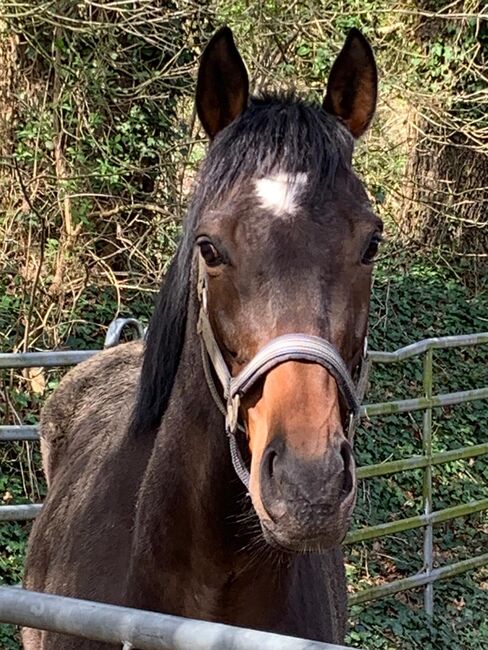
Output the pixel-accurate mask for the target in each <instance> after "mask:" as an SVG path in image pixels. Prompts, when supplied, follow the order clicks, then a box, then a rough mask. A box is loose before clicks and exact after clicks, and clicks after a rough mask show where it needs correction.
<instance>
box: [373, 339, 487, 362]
mask: <svg viewBox="0 0 488 650" xmlns="http://www.w3.org/2000/svg"><path fill="white" fill-rule="evenodd" d="M483 343H488V332H480V333H479V334H460V335H459V336H458V335H456V336H438V337H433V338H430V339H423V340H422V341H417V342H416V343H411V344H410V345H406V346H405V347H404V348H399V349H398V350H394V351H393V352H376V351H371V352H368V358H369V359H371V361H373V362H375V363H395V362H397V361H405V360H406V359H410V358H411V357H415V356H417V355H419V354H423V353H424V352H427V350H445V349H447V348H465V347H470V346H471V345H482V344H483Z"/></svg>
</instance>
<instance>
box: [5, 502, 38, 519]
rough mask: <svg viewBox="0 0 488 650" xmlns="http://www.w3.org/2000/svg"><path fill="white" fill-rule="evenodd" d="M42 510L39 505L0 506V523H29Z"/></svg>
mask: <svg viewBox="0 0 488 650" xmlns="http://www.w3.org/2000/svg"><path fill="white" fill-rule="evenodd" d="M41 508H42V504H41V503H26V504H22V505H18V506H0V521H29V520H30V519H35V518H36V517H37V515H38V514H39V513H40V511H41Z"/></svg>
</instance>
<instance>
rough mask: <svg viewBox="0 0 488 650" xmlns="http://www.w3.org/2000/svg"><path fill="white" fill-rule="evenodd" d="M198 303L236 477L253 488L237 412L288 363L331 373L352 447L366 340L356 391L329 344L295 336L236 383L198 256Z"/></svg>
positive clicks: (260, 357) (205, 357) (277, 343)
mask: <svg viewBox="0 0 488 650" xmlns="http://www.w3.org/2000/svg"><path fill="white" fill-rule="evenodd" d="M198 299H199V302H200V313H199V317H198V325H197V331H198V334H199V335H200V341H201V346H202V362H203V368H204V372H205V378H206V381H207V384H208V387H209V390H210V393H211V395H212V397H213V399H214V401H215V403H216V405H217V407H218V408H219V410H220V412H221V413H222V414H223V415H224V416H225V431H226V433H227V436H228V438H229V446H230V453H231V458H232V464H233V466H234V469H235V471H236V474H237V475H238V477H239V478H240V479H241V481H242V482H243V483H244V485H245V486H246V488H248V487H249V471H248V469H247V467H246V464H245V462H244V460H243V459H242V455H241V452H240V450H239V445H238V444H237V439H236V435H237V430H238V429H240V430H241V431H244V429H243V427H242V426H241V425H240V424H239V422H238V419H239V407H240V402H241V397H242V396H243V395H245V394H246V393H247V392H249V390H250V389H251V388H252V387H253V386H254V385H255V384H256V382H257V381H259V380H260V379H261V378H262V377H264V376H265V375H266V374H267V373H268V372H269V371H270V370H272V369H273V368H275V367H276V366H278V365H279V364H281V363H284V362H285V361H290V360H295V361H309V362H312V363H317V364H319V365H321V366H323V367H324V368H325V369H326V370H328V371H329V372H330V373H331V375H332V376H333V377H334V379H335V380H336V382H337V386H338V388H339V390H340V392H341V394H342V396H343V398H344V400H345V402H346V404H347V407H348V409H349V413H350V415H349V430H348V438H349V440H350V441H351V442H352V437H353V433H354V428H355V425H356V422H357V418H358V414H359V405H360V403H361V399H362V396H363V393H364V389H365V386H366V379H367V371H368V365H369V364H368V363H364V361H365V359H366V353H367V339H365V346H364V351H363V359H362V363H361V370H360V375H359V380H358V385H357V387H356V386H355V385H354V382H353V380H352V378H351V375H350V373H349V371H348V369H347V367H346V364H345V363H344V360H343V359H342V357H341V355H340V354H339V352H338V351H337V349H336V348H335V347H334V346H333V345H332V344H331V343H329V341H327V340H326V339H323V338H321V337H319V336H313V335H311V334H302V333H292V334H284V335H282V336H278V337H276V338H274V339H272V340H271V341H269V343H267V344H266V345H265V346H264V347H262V348H261V349H260V350H259V351H258V352H257V354H256V355H255V356H254V357H253V358H252V359H251V361H249V363H248V364H247V365H246V366H244V368H242V370H241V371H240V372H239V373H238V374H237V375H236V376H235V377H233V376H232V375H231V374H230V372H229V369H228V367H227V364H226V363H225V360H224V357H223V355H222V352H221V350H220V348H219V345H218V343H217V341H216V339H215V336H214V333H213V330H212V325H211V323H210V320H209V317H208V281H207V272H206V269H205V262H204V260H203V258H202V256H201V255H200V254H199V263H198ZM210 364H211V366H212V368H213V370H214V372H215V374H216V376H217V378H218V380H219V382H220V385H221V387H222V392H223V396H224V400H225V402H226V404H225V405H224V403H223V401H222V399H221V397H220V395H219V392H218V391H217V388H216V386H215V383H214V380H213V376H212V371H211V368H210Z"/></svg>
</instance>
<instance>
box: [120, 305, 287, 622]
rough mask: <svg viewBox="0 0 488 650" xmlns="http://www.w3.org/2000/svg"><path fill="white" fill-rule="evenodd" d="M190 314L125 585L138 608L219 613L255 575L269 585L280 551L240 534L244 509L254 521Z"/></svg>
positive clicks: (147, 477)
mask: <svg viewBox="0 0 488 650" xmlns="http://www.w3.org/2000/svg"><path fill="white" fill-rule="evenodd" d="M195 321H196V318H195V314H192V313H191V311H190V314H189V322H188V326H187V336H186V339H185V345H184V349H183V352H182V358H181V361H180V365H179V369H178V373H177V376H176V380H175V383H174V386H173V390H172V394H171V400H170V404H169V406H168V409H167V411H166V413H165V415H164V417H163V421H162V425H161V427H160V430H159V432H158V435H157V439H156V443H155V445H154V448H153V452H152V456H151V459H150V461H149V463H148V467H147V470H146V472H145V475H144V479H143V482H142V486H141V490H140V493H139V499H138V506H137V517H136V525H135V529H134V545H133V567H132V571H131V578H130V581H131V582H132V585H131V587H132V588H131V589H130V590H129V591H130V592H131V593H132V597H131V599H132V604H134V605H137V606H140V607H146V608H149V609H150V608H156V609H164V611H167V612H171V611H173V612H174V613H177V614H181V615H194V616H196V615H197V614H198V612H200V617H202V616H203V617H205V618H214V617H215V618H219V617H220V618H222V615H223V614H222V603H221V600H222V598H224V597H225V596H224V594H225V593H229V591H230V592H232V591H233V586H234V585H239V584H248V583H250V582H252V583H254V585H255V586H256V584H257V583H256V580H258V581H259V582H262V583H263V585H264V584H267V585H268V586H269V585H270V584H272V583H273V581H274V580H275V579H276V576H277V573H276V561H277V560H276V557H274V558H273V555H276V554H274V553H273V551H272V550H270V549H269V547H268V548H266V547H264V546H263V544H264V543H263V542H262V541H261V543H259V542H258V543H256V542H255V541H254V542H253V541H251V539H250V537H249V535H247V534H246V535H245V536H242V537H241V532H244V531H246V530H247V529H248V524H247V522H246V521H243V522H240V520H241V519H244V520H245V519H246V518H247V516H248V514H249V513H251V514H250V518H251V522H250V523H249V525H250V526H253V527H254V534H255V535H256V533H258V528H259V524H258V521H257V518H256V516H255V515H253V514H252V509H251V507H250V504H249V500H248V497H246V493H245V490H244V488H243V486H242V485H241V484H240V482H239V479H238V478H237V476H236V474H235V472H234V469H233V467H232V463H231V461H230V453H229V448H228V441H227V436H226V434H225V430H224V420H223V417H222V415H221V413H220V412H219V411H218V409H217V408H216V406H215V404H214V402H213V400H212V397H211V395H210V392H209V390H208V387H207V385H206V380H205V375H204V371H203V366H202V361H201V350H200V341H199V340H198V338H197V336H196V322H195ZM282 568H283V566H282ZM251 575H253V576H255V579H251V580H250V576H251ZM238 591H239V596H237V595H236V600H239V599H241V600H242V599H246V598H248V599H249V600H250V601H252V602H253V603H255V604H257V603H258V600H259V599H257V598H256V593H252V590H250V591H249V593H247V592H245V590H244V592H243V591H242V590H239V589H238ZM134 594H138V595H140V596H141V598H142V600H141V598H139V596H137V597H135V596H134ZM247 609H249V607H247Z"/></svg>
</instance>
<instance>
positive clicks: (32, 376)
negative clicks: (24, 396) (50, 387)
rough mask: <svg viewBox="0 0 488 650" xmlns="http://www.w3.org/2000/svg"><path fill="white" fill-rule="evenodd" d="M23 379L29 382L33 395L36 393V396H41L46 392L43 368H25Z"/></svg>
mask: <svg viewBox="0 0 488 650" xmlns="http://www.w3.org/2000/svg"><path fill="white" fill-rule="evenodd" d="M24 377H25V378H26V379H27V380H28V381H29V382H30V385H31V390H32V392H33V393H36V395H43V393H44V391H45V390H46V377H45V375H44V368H25V370H24Z"/></svg>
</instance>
